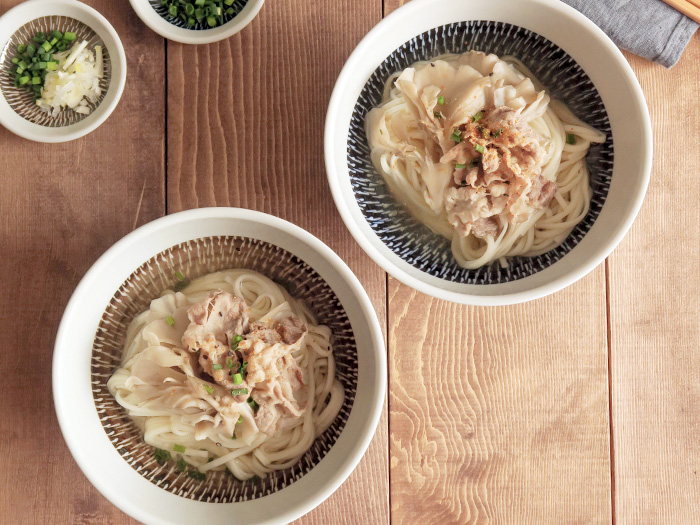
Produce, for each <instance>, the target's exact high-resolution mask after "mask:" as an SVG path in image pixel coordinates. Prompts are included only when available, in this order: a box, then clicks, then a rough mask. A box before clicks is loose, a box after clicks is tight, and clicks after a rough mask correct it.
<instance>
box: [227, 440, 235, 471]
mask: <svg viewBox="0 0 700 525" xmlns="http://www.w3.org/2000/svg"><path fill="white" fill-rule="evenodd" d="M231 439H238V438H237V437H236V434H233V435H232V436H231ZM226 470H228V469H226Z"/></svg>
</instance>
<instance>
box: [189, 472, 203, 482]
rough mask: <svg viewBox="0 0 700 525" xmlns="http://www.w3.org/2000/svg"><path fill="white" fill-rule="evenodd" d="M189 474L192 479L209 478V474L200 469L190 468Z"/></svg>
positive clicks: (201, 479)
mask: <svg viewBox="0 0 700 525" xmlns="http://www.w3.org/2000/svg"><path fill="white" fill-rule="evenodd" d="M187 475H188V476H189V477H191V478H192V479H196V480H197V481H204V480H205V479H207V475H206V474H205V473H204V472H200V471H199V470H190V471H189V472H188V473H187Z"/></svg>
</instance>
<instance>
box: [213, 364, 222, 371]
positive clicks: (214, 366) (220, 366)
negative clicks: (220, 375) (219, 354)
mask: <svg viewBox="0 0 700 525" xmlns="http://www.w3.org/2000/svg"><path fill="white" fill-rule="evenodd" d="M223 367H224V366H223V365H220V364H218V363H217V364H215V365H211V369H212V370H221V369H222V368H223Z"/></svg>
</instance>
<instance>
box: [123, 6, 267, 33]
mask: <svg viewBox="0 0 700 525" xmlns="http://www.w3.org/2000/svg"><path fill="white" fill-rule="evenodd" d="M130 1H131V5H132V7H133V8H134V10H135V11H136V14H137V15H138V16H139V17H140V18H141V20H143V22H144V23H145V24H146V25H148V26H149V27H150V28H151V29H153V30H154V31H155V32H156V33H158V34H159V35H161V36H163V37H165V38H167V39H169V40H174V41H177V42H182V43H185V44H207V43H210V42H216V41H218V40H223V39H225V38H228V37H230V36H231V35H233V34H235V33H237V32H238V31H240V30H241V29H243V28H244V27H245V26H246V25H247V24H248V23H249V22H250V21H251V20H252V19H253V18H255V15H256V14H257V13H258V11H259V10H260V8H261V7H262V4H263V2H264V0H130Z"/></svg>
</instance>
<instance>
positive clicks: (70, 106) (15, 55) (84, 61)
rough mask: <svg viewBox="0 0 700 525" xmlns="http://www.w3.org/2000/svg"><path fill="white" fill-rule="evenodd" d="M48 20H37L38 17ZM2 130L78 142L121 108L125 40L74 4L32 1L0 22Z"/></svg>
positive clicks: (64, 0) (85, 8) (56, 0)
mask: <svg viewBox="0 0 700 525" xmlns="http://www.w3.org/2000/svg"><path fill="white" fill-rule="evenodd" d="M44 12H45V13H47V14H46V15H44V16H40V17H38V18H37V16H36V15H37V13H44ZM8 33H9V34H11V36H10V38H9V39H8V40H7V41H6V42H5V43H4V44H3V45H2V48H1V49H0V91H1V92H2V95H3V96H2V97H1V98H0V123H2V124H3V125H4V126H5V127H6V128H8V129H10V131H13V132H14V133H16V134H18V135H20V136H23V137H25V138H28V139H30V140H37V141H41V142H63V141H66V140H72V139H75V138H78V137H80V136H82V135H85V134H86V133H89V132H90V131H92V130H93V129H95V128H96V127H97V126H99V125H100V124H101V123H102V122H103V121H104V120H105V119H106V118H107V117H108V116H109V114H110V113H111V112H112V110H113V109H114V107H115V106H116V104H117V102H118V101H119V98H120V97H121V93H122V91H123V88H124V83H125V80H126V57H125V56H124V50H123V48H122V46H121V42H120V41H119V38H118V36H117V34H116V32H115V31H114V29H113V28H112V26H111V25H109V22H107V20H105V19H104V18H103V17H102V16H101V15H100V14H99V13H98V12H97V11H95V10H94V9H92V8H90V7H88V6H86V5H84V4H82V3H80V2H77V1H75V0H33V1H32V2H25V3H24V4H20V5H19V6H17V7H16V8H14V9H11V10H10V11H8V12H7V13H6V14H5V15H3V16H2V17H0V34H8Z"/></svg>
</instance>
